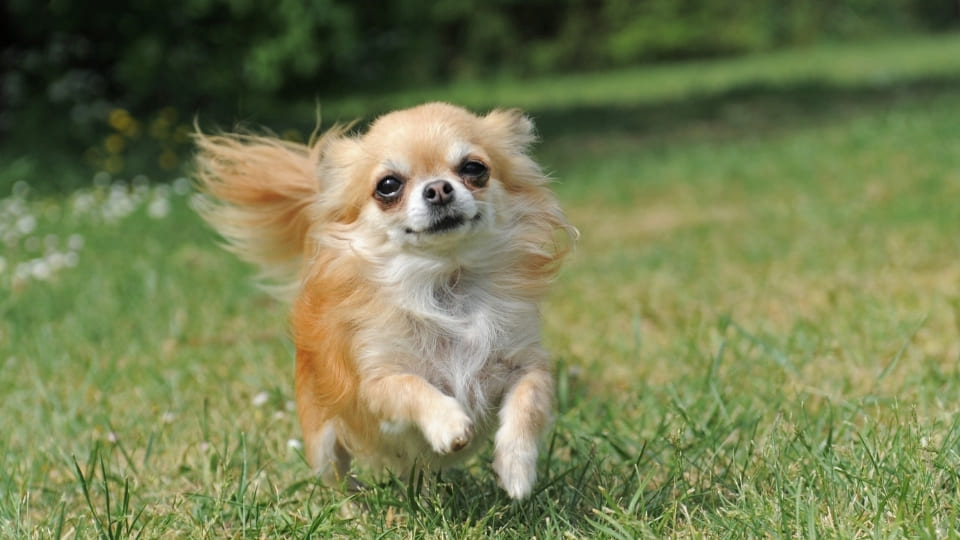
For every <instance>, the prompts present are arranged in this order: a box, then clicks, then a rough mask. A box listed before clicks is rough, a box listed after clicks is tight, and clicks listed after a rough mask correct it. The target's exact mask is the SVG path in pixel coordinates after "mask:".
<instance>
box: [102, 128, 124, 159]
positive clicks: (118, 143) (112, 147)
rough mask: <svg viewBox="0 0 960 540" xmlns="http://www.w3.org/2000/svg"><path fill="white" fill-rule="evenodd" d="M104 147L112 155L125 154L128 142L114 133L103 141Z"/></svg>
mask: <svg viewBox="0 0 960 540" xmlns="http://www.w3.org/2000/svg"><path fill="white" fill-rule="evenodd" d="M103 146H104V147H105V148H106V149H107V152H110V153H111V154H119V153H121V152H123V149H124V147H125V146H126V142H125V141H124V140H123V137H121V136H120V135H117V134H116V133H114V134H113V135H109V136H108V137H107V138H106V140H104V141H103Z"/></svg>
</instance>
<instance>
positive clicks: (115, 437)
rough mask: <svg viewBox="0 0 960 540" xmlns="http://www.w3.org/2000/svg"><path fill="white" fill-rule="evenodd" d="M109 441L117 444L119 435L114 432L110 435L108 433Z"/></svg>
mask: <svg viewBox="0 0 960 540" xmlns="http://www.w3.org/2000/svg"><path fill="white" fill-rule="evenodd" d="M107 440H108V441H110V442H112V443H115V442H117V434H116V433H114V432H112V431H111V432H110V433H107Z"/></svg>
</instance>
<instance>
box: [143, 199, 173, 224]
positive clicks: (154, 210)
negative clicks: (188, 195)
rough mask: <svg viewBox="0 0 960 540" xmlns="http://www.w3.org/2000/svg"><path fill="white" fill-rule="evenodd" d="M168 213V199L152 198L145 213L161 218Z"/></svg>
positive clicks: (154, 217)
mask: <svg viewBox="0 0 960 540" xmlns="http://www.w3.org/2000/svg"><path fill="white" fill-rule="evenodd" d="M169 213H170V201H169V200H167V199H153V200H152V201H150V206H148V207H147V215H149V216H150V217H152V218H153V219H162V218H165V217H167V214H169Z"/></svg>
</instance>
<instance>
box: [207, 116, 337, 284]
mask: <svg viewBox="0 0 960 540" xmlns="http://www.w3.org/2000/svg"><path fill="white" fill-rule="evenodd" d="M339 133H342V129H341V128H336V129H333V130H331V131H328V132H327V133H325V134H324V135H322V136H320V137H312V138H311V141H310V143H309V144H300V143H293V142H288V141H283V140H280V139H278V138H276V137H268V136H257V135H249V134H224V135H206V134H203V133H201V132H200V131H199V130H197V133H196V142H197V147H198V154H197V158H196V164H197V165H196V168H197V171H196V174H195V177H196V179H197V182H198V184H199V188H200V190H201V192H203V193H204V194H205V195H207V198H205V199H203V202H202V203H201V205H200V208H199V213H200V215H201V216H202V217H203V218H204V219H205V220H206V221H207V222H208V223H210V225H211V226H212V227H213V228H214V229H216V230H217V232H219V233H220V234H221V235H222V236H223V237H224V238H225V239H226V241H227V249H229V250H231V251H233V252H235V253H236V254H237V255H238V256H239V257H240V258H242V259H244V260H246V261H248V262H251V263H253V264H255V265H256V266H257V267H258V268H259V269H260V276H261V277H262V278H266V282H267V284H268V288H269V289H270V290H271V292H273V293H274V294H275V295H277V296H280V297H283V298H289V296H290V294H291V293H292V292H293V290H294V288H295V286H296V282H297V277H298V274H299V271H300V266H301V259H302V258H303V255H304V254H305V253H306V252H308V251H309V250H310V249H311V248H310V244H309V231H310V228H311V225H312V224H313V223H314V221H315V220H314V219H312V216H311V206H312V203H314V201H315V200H316V199H317V195H318V190H319V182H318V179H317V165H318V162H319V159H320V155H321V152H322V148H323V146H324V141H326V140H328V139H329V138H330V137H331V136H335V135H337V134H339Z"/></svg>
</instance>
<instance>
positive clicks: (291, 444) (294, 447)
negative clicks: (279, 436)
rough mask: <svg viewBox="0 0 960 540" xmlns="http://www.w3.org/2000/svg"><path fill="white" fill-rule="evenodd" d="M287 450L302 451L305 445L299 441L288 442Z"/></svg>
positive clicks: (291, 440)
mask: <svg viewBox="0 0 960 540" xmlns="http://www.w3.org/2000/svg"><path fill="white" fill-rule="evenodd" d="M287 448H289V449H291V450H300V449H301V448H303V443H302V442H300V440H299V439H290V440H288V441H287Z"/></svg>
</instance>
